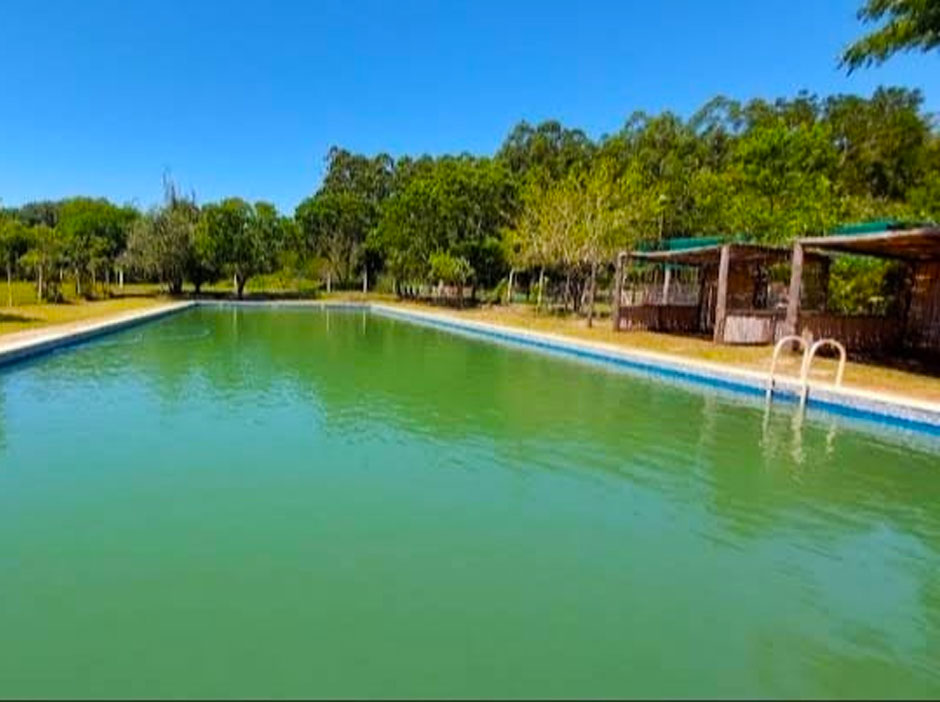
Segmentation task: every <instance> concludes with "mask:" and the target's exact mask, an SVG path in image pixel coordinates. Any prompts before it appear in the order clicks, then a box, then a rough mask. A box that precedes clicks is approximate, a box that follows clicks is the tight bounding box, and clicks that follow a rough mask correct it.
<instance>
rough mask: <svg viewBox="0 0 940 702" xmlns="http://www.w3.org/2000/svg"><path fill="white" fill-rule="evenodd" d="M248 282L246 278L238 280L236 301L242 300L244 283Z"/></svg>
mask: <svg viewBox="0 0 940 702" xmlns="http://www.w3.org/2000/svg"><path fill="white" fill-rule="evenodd" d="M247 282H248V278H239V279H238V283H237V285H238V299H239V300H241V299H242V295H243V294H244V293H245V283H247Z"/></svg>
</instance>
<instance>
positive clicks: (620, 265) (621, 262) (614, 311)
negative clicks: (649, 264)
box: [610, 251, 630, 331]
mask: <svg viewBox="0 0 940 702" xmlns="http://www.w3.org/2000/svg"><path fill="white" fill-rule="evenodd" d="M629 260H630V257H629V255H628V254H627V252H626V251H621V252H620V253H619V254H617V272H616V273H615V274H614V299H613V300H611V305H610V318H611V320H612V322H613V326H614V331H620V306H621V305H622V304H623V277H624V274H625V272H626V268H627V264H628V262H629Z"/></svg>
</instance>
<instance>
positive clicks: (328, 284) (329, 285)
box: [326, 273, 333, 293]
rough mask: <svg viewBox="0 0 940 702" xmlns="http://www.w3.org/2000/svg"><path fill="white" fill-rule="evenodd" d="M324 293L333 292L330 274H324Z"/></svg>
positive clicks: (331, 275)
mask: <svg viewBox="0 0 940 702" xmlns="http://www.w3.org/2000/svg"><path fill="white" fill-rule="evenodd" d="M326 292H327V293H331V292H333V274H332V273H327V274H326Z"/></svg>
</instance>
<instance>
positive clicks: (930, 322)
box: [783, 226, 940, 355]
mask: <svg viewBox="0 0 940 702" xmlns="http://www.w3.org/2000/svg"><path fill="white" fill-rule="evenodd" d="M837 254H854V255H861V256H874V257H877V258H881V259H888V260H893V261H898V262H900V263H902V264H903V265H904V267H905V269H906V272H907V275H906V276H905V277H904V281H903V289H902V290H900V291H899V294H898V304H897V305H896V306H895V307H896V308H895V309H892V310H888V311H887V312H886V313H885V314H880V315H876V314H867V315H842V314H833V313H831V312H830V311H829V310H828V309H827V306H826V304H825V303H826V300H825V298H824V299H823V300H822V301H821V304H820V301H818V300H817V301H815V303H814V301H813V300H811V299H809V298H810V297H811V296H809V295H808V294H807V289H808V286H807V280H806V279H807V275H806V273H807V269H808V268H811V267H812V263H811V262H812V261H822V262H825V261H828V260H829V259H830V258H831V256H832V255H837ZM792 261H793V265H792V268H791V277H790V293H789V301H788V305H787V315H786V321H785V324H784V325H783V330H785V331H786V332H787V333H795V334H801V335H802V334H808V335H812V336H813V337H814V338H833V339H836V340H837V341H840V342H842V343H843V344H844V345H845V347H846V348H847V349H848V350H850V351H855V352H862V353H870V352H878V353H884V352H888V353H891V352H898V351H904V350H907V351H915V352H920V351H926V352H928V354H929V355H937V354H938V353H940V228H938V227H934V226H930V227H919V228H916V229H902V230H892V231H880V232H868V233H861V234H842V235H832V236H821V237H809V238H803V239H799V240H798V241H797V242H796V243H794V245H793V255H792ZM824 265H828V264H824Z"/></svg>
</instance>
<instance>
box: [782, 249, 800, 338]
mask: <svg viewBox="0 0 940 702" xmlns="http://www.w3.org/2000/svg"><path fill="white" fill-rule="evenodd" d="M802 290H803V244H801V243H800V242H799V241H796V242H794V243H793V257H792V258H791V259H790V293H789V297H788V298H787V318H786V320H785V321H784V332H785V333H786V334H796V333H797V330H796V327H797V324H798V323H799V319H800V292H801V291H802Z"/></svg>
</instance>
